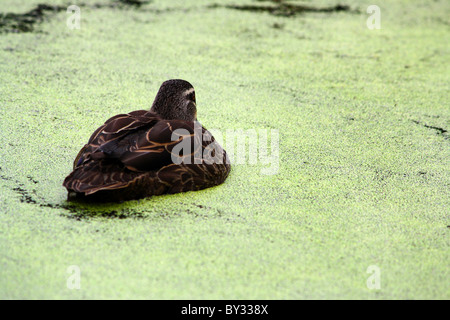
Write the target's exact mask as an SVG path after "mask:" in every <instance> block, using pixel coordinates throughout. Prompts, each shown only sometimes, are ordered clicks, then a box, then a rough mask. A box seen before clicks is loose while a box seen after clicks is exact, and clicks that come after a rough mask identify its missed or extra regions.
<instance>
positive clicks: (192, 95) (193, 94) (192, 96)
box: [190, 92, 195, 102]
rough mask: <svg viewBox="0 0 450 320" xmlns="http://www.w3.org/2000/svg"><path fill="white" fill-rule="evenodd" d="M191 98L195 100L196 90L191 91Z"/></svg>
mask: <svg viewBox="0 0 450 320" xmlns="http://www.w3.org/2000/svg"><path fill="white" fill-rule="evenodd" d="M190 99H191V100H192V101H194V102H195V92H192V93H191V96H190Z"/></svg>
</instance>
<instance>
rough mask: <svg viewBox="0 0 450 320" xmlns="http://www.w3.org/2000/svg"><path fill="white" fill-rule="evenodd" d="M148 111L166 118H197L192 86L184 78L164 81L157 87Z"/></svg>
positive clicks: (194, 119)
mask: <svg viewBox="0 0 450 320" xmlns="http://www.w3.org/2000/svg"><path fill="white" fill-rule="evenodd" d="M150 111H152V112H155V113H157V114H158V115H159V116H161V117H162V118H163V119H166V120H174V119H178V120H185V121H196V120H197V105H196V102H195V90H194V87H193V86H192V85H191V84H190V83H189V82H187V81H185V80H180V79H172V80H167V81H165V82H164V83H163V84H162V85H161V87H160V88H159V91H158V94H157V95H156V98H155V101H154V102H153V105H152V107H151V109H150Z"/></svg>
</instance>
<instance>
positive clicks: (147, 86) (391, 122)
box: [0, 0, 450, 299]
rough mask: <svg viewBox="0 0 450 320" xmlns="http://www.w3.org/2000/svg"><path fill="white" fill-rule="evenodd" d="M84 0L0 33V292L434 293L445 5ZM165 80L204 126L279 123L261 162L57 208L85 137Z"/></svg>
mask: <svg viewBox="0 0 450 320" xmlns="http://www.w3.org/2000/svg"><path fill="white" fill-rule="evenodd" d="M6 2H8V1H6ZM46 2H47V3H49V4H51V5H61V6H62V5H64V4H65V2H64V1H46ZM39 3H41V2H38V1H21V2H20V1H19V3H16V1H14V2H11V5H10V6H8V7H7V9H8V10H7V12H16V13H23V12H28V11H30V10H32V9H33V8H34V7H35V6H36V5H38V4H39ZM98 3H99V4H100V3H102V4H103V5H99V6H94V5H89V6H85V7H83V6H81V15H82V20H81V29H80V30H70V29H68V28H67V27H66V19H67V17H68V15H67V14H66V13H65V12H60V13H57V14H54V15H52V17H51V18H49V19H45V21H42V22H41V23H39V24H38V25H36V31H38V32H28V33H20V34H15V33H5V34H1V35H0V78H1V79H2V81H1V83H0V128H1V131H0V145H1V146H2V147H1V151H0V190H1V191H0V230H1V231H0V243H1V251H0V265H1V277H0V297H1V298H3V299H15V298H27V299H35V298H46V299H64V298H69V299H88V298H105V299H108V298H119V299H129V298H137V299H141V298H145V299H173V298H178V299H193V298H196V299H197V298H198V299H202V298H203V299H244V298H247V299H309V298H319V299H330V298H339V299H341V298H351V299H448V298H449V297H450V292H449V289H448V288H449V280H448V279H449V273H448V265H449V262H450V259H449V250H448V246H449V230H450V229H449V228H448V225H449V224H450V222H449V218H448V207H449V200H448V199H449V178H450V174H449V168H450V166H449V164H450V163H449V159H450V157H449V156H450V154H449V153H450V152H449V150H450V149H449V140H448V130H449V119H450V108H449V105H448V83H449V72H448V66H449V64H448V54H449V47H448V44H447V42H448V41H446V38H448V25H447V24H445V21H446V19H447V17H448V13H449V6H448V3H447V2H445V1H430V2H427V1H413V2H394V1H383V2H381V3H380V4H379V6H380V8H381V12H382V14H381V29H380V30H370V29H368V28H367V27H366V19H367V17H368V15H367V14H366V13H365V9H366V7H365V6H366V3H364V2H362V1H358V2H354V3H353V2H352V3H351V4H350V5H351V9H352V12H331V13H323V12H308V13H303V14H301V15H295V16H291V17H284V16H274V15H272V14H270V13H266V12H252V11H248V10H246V11H243V10H236V9H232V8H227V7H225V6H227V5H228V6H233V5H236V3H235V2H233V1H225V2H223V4H222V5H223V7H220V6H217V5H216V6H215V4H216V2H214V1H206V0H205V1H173V2H170V3H168V2H162V1H153V2H151V3H148V4H144V5H142V6H140V7H139V8H130V9H123V8H117V7H114V6H109V4H110V3H111V2H109V1H98ZM255 4H256V5H258V4H260V2H254V1H248V2H246V3H245V4H242V5H255ZM271 5H273V4H271ZM314 5H316V2H314ZM335 5H336V3H334V2H331V1H320V2H317V6H318V7H327V6H328V7H332V6H335ZM4 10H5V9H3V8H1V11H4ZM357 12H359V13H357ZM169 78H183V79H186V80H188V81H190V82H191V83H192V84H193V85H194V87H195V88H196V94H197V102H198V109H199V110H198V116H199V120H200V121H201V122H202V123H203V125H205V126H206V127H207V128H215V129H218V130H222V131H225V130H226V129H244V130H246V129H251V128H254V129H277V130H279V134H280V139H279V143H280V168H279V172H278V174H276V175H261V169H262V168H264V167H265V165H264V164H261V163H257V164H253V165H249V164H248V165H234V166H233V169H232V172H231V174H230V176H229V178H228V179H227V181H226V182H225V184H223V185H221V186H218V187H214V188H211V189H207V190H203V191H199V192H190V193H185V194H177V195H167V196H161V197H154V198H151V199H144V200H140V201H130V202H125V203H121V204H99V205H92V204H82V203H69V202H67V201H66V191H65V190H64V188H63V187H62V186H61V183H62V180H63V179H64V177H65V176H66V175H67V174H68V173H69V172H70V170H71V165H72V161H73V159H74V158H75V156H76V154H77V152H78V150H79V149H80V148H81V147H82V146H83V144H84V143H85V142H86V140H87V139H88V137H89V135H90V133H91V132H92V131H93V130H95V129H96V128H97V127H98V126H99V125H101V124H102V123H103V121H104V120H106V119H107V118H109V117H110V116H112V115H115V114H118V113H122V112H129V111H132V110H136V109H145V108H149V107H150V105H151V102H152V101H153V98H154V96H155V94H156V92H157V90H158V88H159V85H160V84H161V82H162V81H164V80H167V79H169ZM225 138H226V137H225ZM72 265H76V266H79V268H80V270H81V288H80V290H76V289H75V290H73V289H72V290H71V289H69V288H68V287H67V279H68V277H69V276H70V274H69V273H68V271H67V270H68V268H69V267H70V266H72ZM372 265H375V266H378V267H379V268H380V270H381V288H380V289H378V290H374V289H372V290H371V289H369V288H368V287H367V284H366V281H367V279H368V277H369V276H370V274H368V273H367V268H368V267H369V266H372Z"/></svg>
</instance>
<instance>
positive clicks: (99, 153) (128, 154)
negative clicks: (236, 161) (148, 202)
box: [63, 80, 231, 202]
mask: <svg viewBox="0 0 450 320" xmlns="http://www.w3.org/2000/svg"><path fill="white" fill-rule="evenodd" d="M178 81H182V80H178ZM189 90H190V89H189ZM160 91H161V89H160ZM184 91H186V90H184ZM194 99H195V98H194ZM154 109H155V108H154V107H153V108H152V110H150V111H147V110H138V111H133V112H130V113H128V114H119V115H116V116H114V117H112V118H110V119H108V120H107V121H106V122H105V123H104V124H103V125H102V126H101V127H99V128H98V129H97V130H95V131H94V133H93V134H92V135H91V137H90V139H89V141H88V143H87V144H86V145H85V146H84V147H83V148H82V149H81V150H80V152H79V153H78V155H77V157H76V158H75V161H74V163H73V171H72V173H70V174H69V175H68V176H67V177H66V178H65V180H64V183H63V186H64V187H66V189H67V190H68V192H69V199H72V198H83V199H85V200H93V201H102V202H104V201H106V202H111V201H113V202H116V201H125V200H132V199H140V198H145V197H150V196H154V195H161V194H171V193H179V192H186V191H196V190H201V189H205V188H208V187H213V186H216V185H219V184H221V183H223V182H224V181H225V179H226V178H227V176H228V174H229V172H230V169H231V167H230V164H229V159H228V157H227V154H226V152H225V150H223V148H222V147H221V146H220V145H219V144H218V143H217V142H216V141H215V139H214V137H213V136H212V135H211V134H210V133H209V131H208V130H206V129H205V128H204V127H203V126H202V125H201V124H200V123H198V122H197V121H196V110H195V117H194V116H191V117H186V116H183V117H184V118H183V119H179V118H177V117H173V118H172V119H164V118H163V117H162V116H161V115H160V114H159V113H156V112H154ZM189 112H190V113H192V114H194V113H193V112H194V111H192V110H190V111H189Z"/></svg>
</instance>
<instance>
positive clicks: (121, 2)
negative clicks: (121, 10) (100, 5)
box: [113, 0, 151, 8]
mask: <svg viewBox="0 0 450 320" xmlns="http://www.w3.org/2000/svg"><path fill="white" fill-rule="evenodd" d="M150 2H151V1H149V0H147V1H142V0H115V1H113V4H114V3H115V4H117V5H118V6H128V7H135V8H140V7H141V6H143V5H145V4H149V3H150Z"/></svg>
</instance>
